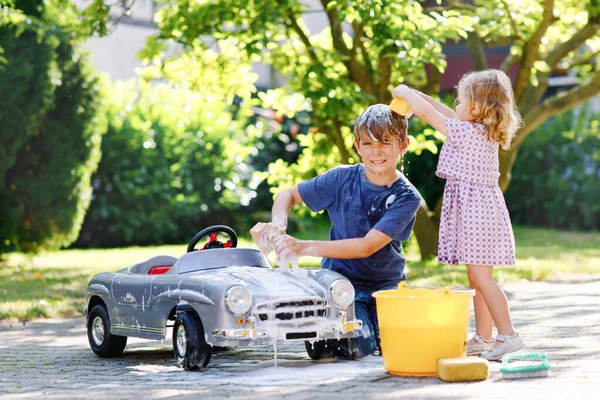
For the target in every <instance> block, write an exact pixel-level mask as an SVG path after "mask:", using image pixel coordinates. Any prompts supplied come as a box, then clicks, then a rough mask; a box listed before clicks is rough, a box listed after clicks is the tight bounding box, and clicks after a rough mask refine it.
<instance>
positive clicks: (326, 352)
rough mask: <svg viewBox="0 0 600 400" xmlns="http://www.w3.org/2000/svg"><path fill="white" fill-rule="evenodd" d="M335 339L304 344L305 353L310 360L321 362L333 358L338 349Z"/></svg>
mask: <svg viewBox="0 0 600 400" xmlns="http://www.w3.org/2000/svg"><path fill="white" fill-rule="evenodd" d="M338 343H339V342H338V340H337V339H328V340H319V341H316V342H309V341H306V342H304V345H305V347H306V352H307V353H308V356H309V357H310V358H311V359H312V360H315V361H316V360H321V359H327V358H333V357H334V356H335V351H336V350H337V348H338Z"/></svg>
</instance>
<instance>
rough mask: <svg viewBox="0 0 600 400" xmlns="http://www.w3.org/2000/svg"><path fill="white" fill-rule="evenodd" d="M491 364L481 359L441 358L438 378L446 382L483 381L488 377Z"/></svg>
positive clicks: (438, 366)
mask: <svg viewBox="0 0 600 400" xmlns="http://www.w3.org/2000/svg"><path fill="white" fill-rule="evenodd" d="M488 367H489V364H488V362H487V360H485V359H483V358H480V357H458V358H440V359H439V360H438V365H437V374H438V378H440V379H441V380H443V381H446V382H465V381H483V380H486V379H487V377H488Z"/></svg>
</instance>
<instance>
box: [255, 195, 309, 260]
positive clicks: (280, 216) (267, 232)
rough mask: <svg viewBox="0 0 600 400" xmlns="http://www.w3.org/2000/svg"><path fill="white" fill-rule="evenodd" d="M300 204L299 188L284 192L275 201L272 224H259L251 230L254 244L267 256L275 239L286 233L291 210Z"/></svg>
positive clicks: (272, 210)
mask: <svg viewBox="0 0 600 400" xmlns="http://www.w3.org/2000/svg"><path fill="white" fill-rule="evenodd" d="M298 203H302V197H301V196H300V192H298V187H297V186H294V187H292V188H289V189H285V190H282V191H281V192H279V193H277V195H276V196H275V200H274V201H273V208H272V209H271V222H268V223H264V222H259V223H257V224H256V225H254V226H253V227H252V229H250V235H251V236H252V239H253V240H254V243H256V245H257V246H258V249H259V250H260V252H261V253H263V254H264V255H265V256H267V255H268V254H269V253H270V252H271V250H272V247H273V246H272V243H273V239H274V238H276V237H277V236H280V235H283V234H284V233H285V231H286V229H287V222H288V215H289V214H290V210H291V209H292V207H293V206H294V205H296V204H298Z"/></svg>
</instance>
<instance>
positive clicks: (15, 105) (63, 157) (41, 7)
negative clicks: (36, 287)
mask: <svg viewBox="0 0 600 400" xmlns="http://www.w3.org/2000/svg"><path fill="white" fill-rule="evenodd" d="M0 12H1V13H2V15H1V17H0V48H2V50H3V57H4V63H3V65H2V66H0V68H1V69H2V72H1V73H0V98H2V99H3V102H2V104H1V105H0V125H1V126H2V130H1V131H0V143H1V144H2V146H1V150H0V151H2V154H1V156H0V193H1V194H0V209H1V210H2V211H1V213H2V214H1V218H0V253H2V252H4V251H7V250H12V249H18V250H23V251H31V252H36V251H39V250H41V249H56V248H60V247H61V246H65V245H68V244H70V243H71V242H73V241H74V240H75V239H76V238H77V234H78V232H79V228H80V226H81V223H82V221H83V216H84V214H85V211H86V209H87V207H88V205H89V202H90V199H91V187H90V176H91V173H92V172H93V171H94V170H95V169H96V166H97V164H98V161H99V158H100V153H99V149H100V138H101V132H102V131H103V129H104V128H103V121H102V120H101V117H100V114H99V113H98V109H99V107H100V106H101V102H100V101H99V100H98V90H99V89H98V81H97V78H95V77H94V76H93V74H92V73H91V71H90V68H89V66H88V64H87V61H86V58H85V56H84V55H83V54H81V53H80V52H79V50H78V49H77V48H76V47H75V46H74V42H73V40H74V35H73V32H74V30H73V25H71V24H74V23H75V22H76V21H77V19H76V13H75V9H74V6H73V4H72V3H71V2H69V1H62V0H56V1H52V2H47V1H41V0H40V1H33V0H32V1H25V0H24V1H15V2H14V3H13V4H12V5H11V7H4V8H3V9H2V10H0Z"/></svg>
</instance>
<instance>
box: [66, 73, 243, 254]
mask: <svg viewBox="0 0 600 400" xmlns="http://www.w3.org/2000/svg"><path fill="white" fill-rule="evenodd" d="M217 98H218V96H217V94H214V93H212V94H203V95H202V94H199V93H194V92H191V91H189V90H185V89H180V88H171V87H169V86H168V85H165V84H162V85H157V86H154V87H150V86H149V85H147V84H144V83H143V82H133V81H132V82H127V83H119V84H116V85H115V86H114V87H113V88H112V89H111V96H110V98H109V99H108V104H107V119H108V120H109V121H110V122H109V127H108V131H107V133H106V134H105V136H104V137H103V140H102V161H101V162H100V165H99V167H98V171H97V172H96V174H95V175H94V176H93V178H92V184H93V187H94V199H93V201H92V204H91V206H90V209H89V211H88V213H87V215H86V218H85V222H84V225H83V228H82V230H81V235H80V237H79V239H78V241H77V243H76V245H77V246H96V247H107V246H123V245H148V244H160V243H182V242H185V241H188V240H189V239H190V238H191V237H192V236H193V235H194V234H195V233H196V232H197V231H198V230H200V229H201V228H203V227H206V226H208V225H214V224H231V225H234V226H235V225H236V222H237V221H238V220H239V219H241V218H242V217H243V213H240V209H241V208H242V206H243V205H247V204H248V203H249V202H250V200H251V196H252V195H253V192H252V191H251V190H248V189H246V185H245V184H246V181H247V179H249V178H250V176H249V175H250V173H249V168H248V166H247V165H246V163H245V162H244V159H245V158H247V157H248V152H249V151H250V150H249V149H250V148H251V147H252V146H247V145H246V143H245V142H246V141H247V140H250V139H251V138H252V134H251V133H250V134H249V133H247V132H246V130H245V125H246V124H247V119H248V116H249V111H248V110H247V109H243V108H237V106H233V108H235V119H234V118H233V115H234V113H232V106H228V105H227V104H226V103H225V102H223V101H222V99H221V98H218V101H217ZM250 128H251V126H250V127H249V128H248V129H250ZM242 180H243V182H242Z"/></svg>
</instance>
